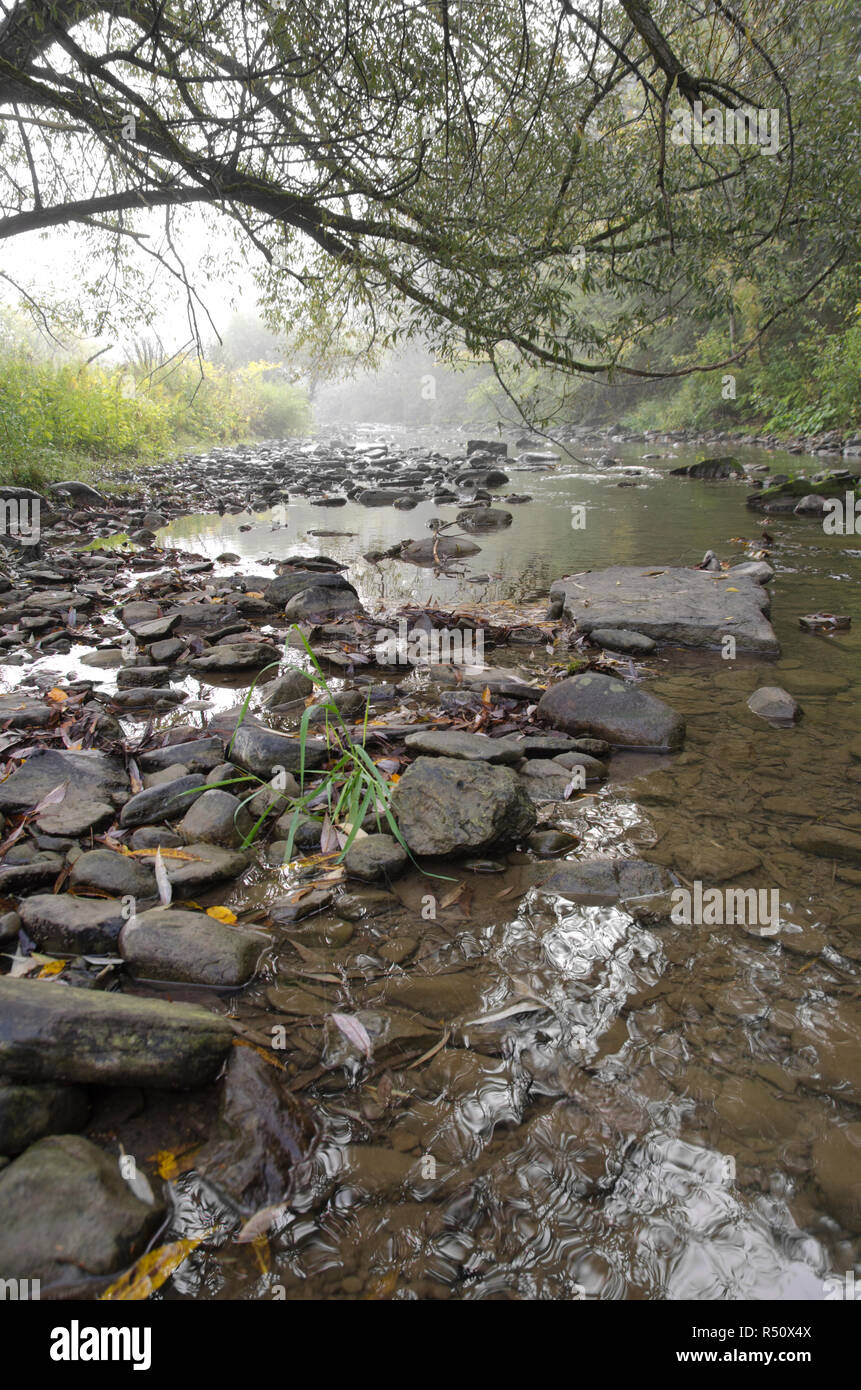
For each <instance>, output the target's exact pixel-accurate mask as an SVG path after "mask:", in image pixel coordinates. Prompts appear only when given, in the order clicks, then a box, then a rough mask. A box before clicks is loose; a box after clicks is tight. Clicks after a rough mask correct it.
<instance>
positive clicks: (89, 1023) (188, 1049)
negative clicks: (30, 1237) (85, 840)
mask: <svg viewBox="0 0 861 1390" xmlns="http://www.w3.org/2000/svg"><path fill="white" fill-rule="evenodd" d="M232 1042H233V1030H232V1029H231V1027H230V1024H229V1023H228V1022H227V1020H226V1019H224V1018H220V1017H218V1016H217V1015H215V1014H211V1013H207V1011H206V1010H205V1009H202V1008H200V1007H199V1006H198V1005H197V1004H173V1003H170V1002H168V1001H167V1000H164V999H139V998H136V997H132V996H131V995H125V994H105V993H102V992H101V991H97V990H86V989H67V988H63V986H62V985H56V984H51V983H48V982H46V981H44V980H26V979H9V978H5V979H0V1076H7V1077H10V1078H11V1079H12V1080H18V1081H28V1082H32V1081H72V1082H83V1083H95V1084H101V1085H106V1086H155V1087H159V1088H162V1089H166V1090H186V1089H191V1088H193V1087H195V1086H202V1085H204V1084H205V1083H206V1082H208V1081H211V1080H212V1079H213V1077H214V1076H215V1074H216V1072H217V1071H218V1069H219V1067H220V1066H221V1063H222V1062H223V1060H224V1058H225V1056H226V1054H227V1053H228V1052H229V1050H230V1047H231V1045H232ZM0 1267H2V1266H0Z"/></svg>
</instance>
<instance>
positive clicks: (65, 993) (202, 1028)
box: [0, 978, 233, 1090]
mask: <svg viewBox="0 0 861 1390" xmlns="http://www.w3.org/2000/svg"><path fill="white" fill-rule="evenodd" d="M232 1043H233V1030H232V1029H231V1027H230V1025H229V1024H228V1023H227V1022H226V1020H225V1019H223V1018H220V1017H217V1016H216V1015H215V1014H210V1013H207V1011H206V1010H205V1009H201V1008H199V1007H198V1005H196V1004H174V1003H168V1002H167V1001H166V1000H162V999H139V998H134V997H132V996H130V995H123V994H106V993H102V992H101V991H97V990H84V989H64V988H62V987H61V986H56V985H51V984H46V982H45V981H43V980H25V979H9V978H5V979H0V1076H7V1077H9V1078H11V1079H12V1080H21V1081H28V1082H29V1081H67V1082H83V1083H85V1084H86V1083H92V1084H102V1085H106V1086H145V1087H147V1086H155V1087H160V1088H165V1089H168V1090H177V1089H179V1090H183V1089H191V1088H193V1087H195V1086H202V1085H204V1084H205V1083H206V1082H207V1081H211V1080H212V1078H213V1077H214V1075H215V1073H216V1072H217V1071H218V1069H219V1067H220V1066H221V1063H222V1061H223V1060H224V1057H225V1056H226V1054H227V1052H228V1051H229V1050H230V1048H231V1046H232Z"/></svg>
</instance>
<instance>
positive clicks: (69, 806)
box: [36, 796, 117, 839]
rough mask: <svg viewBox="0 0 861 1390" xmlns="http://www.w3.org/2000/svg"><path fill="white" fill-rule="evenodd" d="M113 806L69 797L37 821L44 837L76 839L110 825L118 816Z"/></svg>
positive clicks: (102, 802)
mask: <svg viewBox="0 0 861 1390" xmlns="http://www.w3.org/2000/svg"><path fill="white" fill-rule="evenodd" d="M116 814H117V813H116V811H115V809H114V807H113V806H109V805H108V803H107V802H106V801H87V800H83V801H82V800H81V799H80V798H79V797H77V796H72V797H69V796H67V797H66V798H65V799H64V800H63V801H61V802H60V804H59V806H52V807H51V809H50V810H48V811H45V812H44V813H43V814H42V815H41V816H39V818H38V820H37V821H36V826H37V828H38V829H39V830H40V831H41V832H42V834H43V835H58V836H61V837H62V836H70V837H71V838H72V839H76V838H77V837H78V836H79V835H86V834H87V832H88V831H90V830H101V829H102V827H103V826H106V825H110V823H111V821H112V820H114V818H115V816H116Z"/></svg>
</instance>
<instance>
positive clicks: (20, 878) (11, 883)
mask: <svg viewBox="0 0 861 1390" xmlns="http://www.w3.org/2000/svg"><path fill="white" fill-rule="evenodd" d="M10 860H11V853H10V854H8V855H7V856H6V861H5V863H4V864H3V865H0V893H5V894H8V893H13V894H14V893H26V892H28V891H29V890H30V889H33V888H41V887H44V886H46V885H47V884H49V883H53V882H54V880H55V879H56V878H57V876H58V874H60V873H61V872H62V869H63V860H62V859H61V857H60V855H59V854H52V853H50V852H47V853H39V854H35V855H34V856H33V857H32V858H30V859H27V860H22V861H21V862H20V863H15V864H12V863H10Z"/></svg>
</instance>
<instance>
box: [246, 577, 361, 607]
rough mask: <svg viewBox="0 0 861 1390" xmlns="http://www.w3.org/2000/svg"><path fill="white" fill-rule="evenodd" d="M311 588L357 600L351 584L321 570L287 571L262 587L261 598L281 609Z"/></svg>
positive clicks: (342, 578)
mask: <svg viewBox="0 0 861 1390" xmlns="http://www.w3.org/2000/svg"><path fill="white" fill-rule="evenodd" d="M311 588H317V589H332V590H333V591H338V590H341V591H342V592H346V593H349V594H352V595H353V596H354V597H356V598H358V595H357V594H356V591H355V589H354V588H353V586H352V584H349V583H348V582H347V580H346V579H345V578H344V576H343V575H342V574H337V573H331V572H329V573H327V572H326V571H323V570H317V569H306V570H289V571H286V572H285V573H284V574H279V575H278V576H277V578H275V579H270V580H269V581H268V582H267V583H266V584H265V585H264V587H263V596H264V598H265V599H266V600H267V602H268V603H272V604H274V605H275V606H276V607H279V608H280V607H282V606H283V605H285V604H286V603H288V602H289V600H290V599H291V598H293V597H295V595H296V594H301V593H302V592H303V590H308V589H311Z"/></svg>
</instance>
